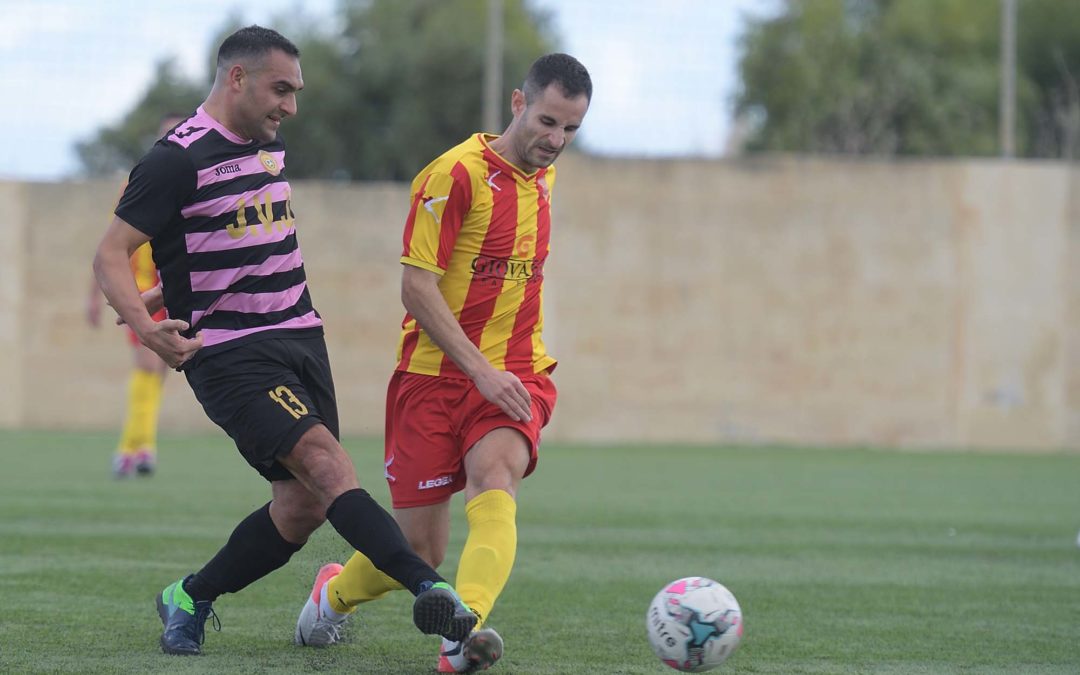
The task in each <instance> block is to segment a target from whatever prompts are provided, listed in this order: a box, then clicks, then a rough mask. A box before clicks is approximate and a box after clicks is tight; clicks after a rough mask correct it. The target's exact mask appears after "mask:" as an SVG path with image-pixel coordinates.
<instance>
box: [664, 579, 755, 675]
mask: <svg viewBox="0 0 1080 675" xmlns="http://www.w3.org/2000/svg"><path fill="white" fill-rule="evenodd" d="M645 628H646V630H647V631H648V634H649V644H650V645H652V648H653V651H654V652H656V655H657V656H658V657H660V660H661V661H663V662H664V663H666V664H667V665H669V666H671V667H672V668H674V669H675V670H680V671H682V672H685V673H701V672H704V671H706V670H712V669H713V668H715V667H717V666H719V665H720V664H721V663H723V662H724V661H726V660H727V658H728V657H729V656H731V655H732V654H733V653H734V652H735V649H736V648H738V646H739V642H740V641H741V640H742V634H743V620H742V610H741V609H740V608H739V602H738V601H737V600H736V599H735V596H734V595H732V593H731V591H729V590H728V589H726V588H724V586H723V585H721V584H719V583H717V582H715V581H713V580H712V579H706V578H705V577H686V578H684V579H679V580H677V581H673V582H671V583H670V584H668V585H667V586H664V588H662V589H660V592H659V593H657V594H656V597H655V598H653V601H652V604H650V605H649V611H648V613H646V615H645Z"/></svg>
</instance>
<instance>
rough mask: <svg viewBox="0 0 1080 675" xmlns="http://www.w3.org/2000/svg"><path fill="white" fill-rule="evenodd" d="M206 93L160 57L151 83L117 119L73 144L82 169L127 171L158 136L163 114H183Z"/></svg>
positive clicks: (91, 170)
mask: <svg viewBox="0 0 1080 675" xmlns="http://www.w3.org/2000/svg"><path fill="white" fill-rule="evenodd" d="M205 95H206V88H205V87H204V86H202V85H196V84H192V83H191V82H188V81H186V80H185V79H184V78H183V77H181V76H180V75H179V74H178V73H177V72H176V64H175V63H174V62H173V61H171V60H167V61H162V62H161V63H159V64H158V65H157V69H156V71H155V73H154V80H153V84H151V85H150V88H149V89H147V90H146V93H144V94H143V96H142V99H140V100H139V102H138V104H136V106H135V107H134V108H132V109H131V110H130V111H129V112H128V113H127V114H126V115H124V117H123V118H122V119H121V120H120V122H119V123H117V124H116V125H115V126H111V127H106V128H104V129H101V130H100V131H98V132H97V135H96V136H95V137H94V139H93V140H91V141H86V142H82V143H78V144H76V146H75V151H76V152H77V153H78V155H79V160H80V161H81V162H82V165H83V171H84V172H85V173H86V174H88V175H102V174H110V173H114V172H118V171H123V172H124V173H127V171H128V169H130V168H131V166H132V165H133V164H134V163H135V161H136V160H138V159H139V157H142V155H143V154H144V153H145V152H146V150H147V149H148V148H149V147H150V146H151V145H153V143H154V141H155V140H157V132H158V127H159V126H160V125H161V120H162V118H163V117H165V116H166V115H171V114H176V115H179V116H186V115H187V114H188V113H190V112H193V111H194V110H195V108H197V107H199V103H200V102H201V101H202V100H203V97H204V96H205Z"/></svg>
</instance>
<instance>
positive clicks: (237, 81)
mask: <svg viewBox="0 0 1080 675" xmlns="http://www.w3.org/2000/svg"><path fill="white" fill-rule="evenodd" d="M245 79H247V71H246V70H244V66H243V65H241V64H239V63H234V64H232V65H231V66H229V79H228V82H229V86H230V87H232V88H233V89H240V88H241V87H243V86H244V80H245Z"/></svg>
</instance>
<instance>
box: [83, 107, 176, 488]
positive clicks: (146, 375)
mask: <svg viewBox="0 0 1080 675" xmlns="http://www.w3.org/2000/svg"><path fill="white" fill-rule="evenodd" d="M184 119H185V118H184V116H180V115H173V114H169V115H166V116H164V117H162V118H161V125H160V127H159V129H158V136H159V137H160V136H164V135H165V133H166V132H168V131H169V130H170V129H172V128H173V127H174V126H176V125H177V124H179V123H180V122H182V121H183V120H184ZM126 185H127V184H126V183H125V185H124V187H126ZM123 191H124V188H123V187H121V188H120V192H121V193H123ZM131 271H132V273H133V274H134V275H135V283H136V285H137V286H138V287H139V292H143V291H147V290H150V289H151V288H153V287H154V286H157V285H158V284H159V283H161V280H160V279H159V277H158V271H157V267H155V266H154V254H153V250H152V249H151V248H150V243H149V242H147V243H145V244H143V245H142V246H140V247H139V248H138V249H136V250H135V253H133V254H132V255H131ZM101 304H102V302H101V291H100V289H99V288H98V286H97V282H96V281H94V283H92V284H91V289H90V298H89V300H88V302H87V313H86V315H87V320H88V321H89V322H90V325H92V326H95V327H96V326H97V325H98V324H99V322H100V320H101ZM153 318H154V320H155V321H161V320H162V319H164V318H165V310H160V311H158V312H157V313H156V314H154V315H153ZM125 330H126V331H127V334H128V342H129V343H130V344H131V348H132V354H133V356H134V366H135V367H134V368H133V369H132V371H131V376H130V377H129V378H128V387H127V412H126V414H125V416H124V426H123V430H122V432H121V434H120V442H119V445H118V447H117V450H116V455H115V456H114V457H113V475H114V476H116V477H117V478H127V477H128V476H131V475H132V474H137V475H140V476H149V475H150V474H152V473H153V472H154V469H155V467H156V466H157V423H158V413H159V412H160V410H161V389H162V383H163V381H164V377H165V371H166V370H167V367H166V365H165V362H164V361H162V360H161V358H160V357H158V355H157V354H155V353H154V352H153V350H151V349H150V348H149V347H146V346H145V345H143V344H142V343H140V342H139V338H138V337H136V335H135V333H134V331H132V330H131V329H130V328H125Z"/></svg>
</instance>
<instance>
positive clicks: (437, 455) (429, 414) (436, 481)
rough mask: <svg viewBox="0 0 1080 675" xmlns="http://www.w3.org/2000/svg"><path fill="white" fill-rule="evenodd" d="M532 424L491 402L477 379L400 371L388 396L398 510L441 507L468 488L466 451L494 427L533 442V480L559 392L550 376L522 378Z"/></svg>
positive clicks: (388, 457)
mask: <svg viewBox="0 0 1080 675" xmlns="http://www.w3.org/2000/svg"><path fill="white" fill-rule="evenodd" d="M521 383H522V384H524V385H525V389H527V390H528V392H529V396H530V397H531V398H532V421H530V422H515V421H514V420H512V419H510V418H509V417H507V415H506V413H504V412H503V411H502V410H501V409H500V408H499V407H498V406H497V405H495V404H494V403H491V402H489V401H488V400H487V399H485V398H484V397H483V396H482V395H481V394H480V392H479V391H477V390H476V385H475V384H473V381H472V380H466V379H457V378H450V377H434V376H431V375H417V374H416V373H406V372H403V371H400V370H399V371H395V372H394V375H393V377H391V378H390V387H389V389H388V390H387V392H386V451H385V457H384V459H385V463H386V480H387V482H388V483H389V484H390V497H391V499H392V500H393V503H394V508H398V509H400V508H409V507H413V506H427V505H429V504H438V503H439V502H444V501H446V500H447V499H449V498H450V496H451V495H452V494H454V493H455V492H459V491H461V490H464V489H465V453H466V452H468V451H469V449H470V448H472V446H474V445H475V444H476V442H477V441H479V440H480V439H481V438H483V437H484V436H485V435H486V434H488V433H489V432H491V431H492V430H494V429H498V428H501V427H509V428H511V429H517V430H518V431H520V432H521V433H522V434H523V435H524V436H525V438H527V439H528V440H529V467H528V468H527V469H526V470H525V475H526V476H528V475H529V474H530V473H532V472H533V469H535V468H536V457H537V449H538V448H539V446H540V430H541V429H542V428H543V427H544V426H545V425H546V424H547V423H548V420H550V419H551V413H552V411H553V410H554V409H555V398H556V396H557V392H556V390H555V383H554V382H552V380H551V378H550V377H548V376H547V374H546V373H541V374H538V375H527V376H524V377H522V378H521Z"/></svg>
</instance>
